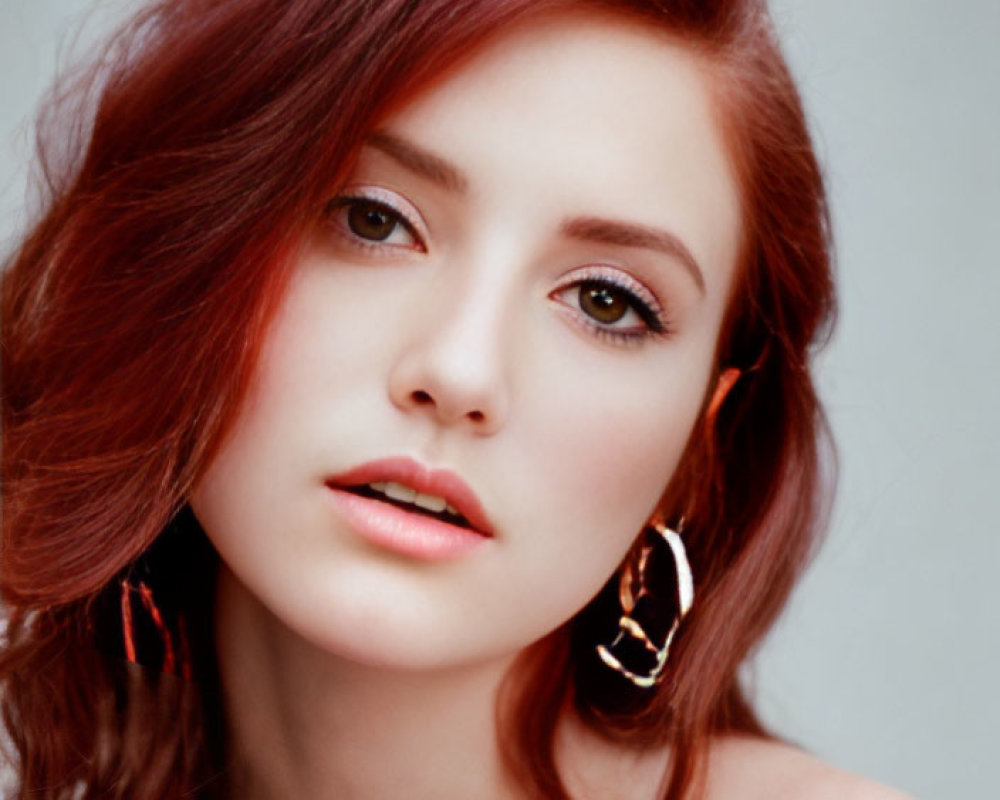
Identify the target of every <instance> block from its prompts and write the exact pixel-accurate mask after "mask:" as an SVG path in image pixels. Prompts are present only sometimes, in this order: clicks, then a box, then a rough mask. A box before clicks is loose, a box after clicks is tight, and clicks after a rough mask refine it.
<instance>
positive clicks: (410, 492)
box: [382, 481, 417, 503]
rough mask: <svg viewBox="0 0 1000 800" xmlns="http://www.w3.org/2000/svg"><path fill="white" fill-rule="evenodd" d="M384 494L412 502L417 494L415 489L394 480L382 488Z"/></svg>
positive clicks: (404, 501) (394, 498) (401, 500)
mask: <svg viewBox="0 0 1000 800" xmlns="http://www.w3.org/2000/svg"><path fill="white" fill-rule="evenodd" d="M382 494H384V495H385V496H386V497H389V498H392V499H393V500H399V501H400V502H402V503H412V502H413V500H414V498H416V496H417V492H416V490H415V489H411V488H410V487H409V486H403V484H401V483H393V482H392V481H390V482H389V483H387V484H386V485H385V488H384V489H382Z"/></svg>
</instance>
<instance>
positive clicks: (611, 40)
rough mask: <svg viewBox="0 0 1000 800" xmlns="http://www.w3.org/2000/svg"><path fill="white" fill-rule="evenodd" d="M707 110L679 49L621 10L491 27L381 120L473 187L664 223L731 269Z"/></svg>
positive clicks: (694, 63) (726, 190)
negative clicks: (462, 58) (470, 51)
mask: <svg viewBox="0 0 1000 800" xmlns="http://www.w3.org/2000/svg"><path fill="white" fill-rule="evenodd" d="M717 112H718V109H717V106H716V100H715V93H714V92H713V74H712V70H711V66H710V64H709V63H708V62H707V61H706V58H705V57H704V56H702V55H700V54H699V53H698V52H697V51H696V50H695V49H694V48H693V47H690V46H687V45H685V44H684V43H683V42H680V41H678V40H677V39H676V38H675V37H673V36H671V35H670V34H669V33H668V32H666V31H664V30H661V29H658V28H656V27H653V26H651V25H648V24H645V23H640V22H637V21H633V20H630V19H627V18H619V17H607V16H597V15H593V14H572V15H560V16H554V17H543V18H540V19H536V20H532V21H531V22H528V23H524V24H522V25H520V26H518V27H515V28H513V29H511V30H509V31H506V32H504V33H502V34H499V35H497V36H496V37H495V38H493V39H492V40H490V41H489V42H488V43H487V44H486V46H485V47H483V48H482V49H481V50H480V51H478V52H477V53H476V54H474V55H473V57H472V58H471V59H470V60H468V61H467V62H465V63H464V64H463V65H462V66H461V67H460V68H458V69H457V70H455V71H454V72H453V73H450V74H449V75H447V76H446V77H444V78H443V79H442V80H440V81H439V82H438V83H437V84H435V85H433V86H431V87H430V88H429V89H428V90H426V91H425V92H423V93H422V94H420V95H418V96H417V97H416V98H414V99H413V100H412V101H411V102H410V103H409V104H408V105H406V106H404V107H403V108H402V109H401V110H400V111H398V112H397V113H396V114H395V115H394V116H393V117H392V118H391V119H390V120H388V121H387V123H388V126H389V127H390V128H391V129H392V130H393V131H395V132H399V133H402V134H405V135H406V136H407V137H408V138H411V139H413V140H415V141H416V142H418V143H420V144H422V145H425V146H427V147H429V148H431V149H433V150H435V151H436V152H440V153H441V154H442V155H444V156H446V157H447V158H448V159H449V160H451V161H453V162H454V163H455V164H456V165H458V166H460V167H461V168H462V169H463V171H465V172H467V173H468V174H469V177H470V195H471V196H472V198H473V199H475V198H476V195H477V193H478V194H479V196H480V198H482V197H484V196H486V195H487V194H488V193H489V192H490V191H497V192H503V191H509V192H515V193H518V194H519V195H520V196H521V197H522V199H523V201H524V202H527V203H533V204H537V205H538V206H539V207H542V206H544V207H546V208H551V209H555V208H559V209H560V210H562V211H565V212H567V213H574V212H575V213H582V214H586V213H595V214H597V213H601V214H605V215H607V214H611V215H612V216H620V215H622V214H627V215H628V216H630V217H631V218H637V221H640V222H647V223H649V224H661V225H662V224H669V226H670V227H671V229H673V230H674V231H675V232H676V233H678V234H679V235H682V237H683V238H684V239H685V241H686V242H687V243H688V246H689V248H690V249H691V250H692V251H693V252H694V253H695V256H696V258H697V259H698V260H699V261H700V262H706V263H708V264H710V265H711V264H717V265H721V267H726V266H728V267H730V268H731V267H732V265H733V264H734V263H735V260H736V257H737V250H738V241H739V238H740V235H739V231H740V227H741V213H740V201H739V195H738V189H737V184H736V181H735V178H734V173H733V169H732V166H731V163H730V158H729V154H728V150H727V147H726V144H725V139H724V135H723V130H722V126H721V124H720V121H719V118H720V115H719V114H718V113H717ZM715 271H716V272H719V273H720V274H719V275H718V276H717V280H719V281H721V282H723V283H724V282H726V281H727V280H728V277H729V275H728V270H727V269H724V268H720V269H717V270H715ZM711 281H712V279H711V278H709V282H710V283H711Z"/></svg>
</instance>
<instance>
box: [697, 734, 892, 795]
mask: <svg viewBox="0 0 1000 800" xmlns="http://www.w3.org/2000/svg"><path fill="white" fill-rule="evenodd" d="M707 788H708V792H707V800H758V798H759V800H765V798H766V799H767V800H909V798H907V797H906V795H903V794H901V793H900V792H897V791H896V790H894V789H890V788H888V787H887V786H882V785H881V784H878V783H875V782H874V781H870V780H867V779H866V778H862V777H860V776H858V775H854V774H852V773H850V772H845V771H844V770H841V769H837V768H836V767H833V766H831V765H829V764H827V763H825V762H823V761H820V760H819V759H817V758H815V757H813V756H811V755H809V754H808V753H805V752H803V751H802V750H799V749H797V748H795V747H792V746H791V745H787V744H783V743H781V742H773V741H767V740H763V739H756V738H751V737H743V736H732V737H726V738H722V739H718V740H717V741H716V742H714V743H713V746H712V750H711V753H710V756H709V770H708V787H707Z"/></svg>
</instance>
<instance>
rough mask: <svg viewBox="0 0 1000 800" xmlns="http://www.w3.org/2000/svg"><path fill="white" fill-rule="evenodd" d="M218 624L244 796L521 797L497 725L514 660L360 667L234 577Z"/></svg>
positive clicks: (238, 788)
mask: <svg viewBox="0 0 1000 800" xmlns="http://www.w3.org/2000/svg"><path fill="white" fill-rule="evenodd" d="M216 624H217V636H216V638H217V647H218V660H219V670H220V676H221V680H222V685H223V687H224V691H225V705H226V717H227V725H228V730H229V737H230V738H229V741H230V745H231V746H230V752H231V756H232V759H233V770H234V774H233V783H234V795H235V796H239V797H241V798H247V800H278V798H287V797H315V798H324V797H337V798H345V800H352V799H353V798H357V799H358V800H382V799H383V798H385V800H388V799H389V798H393V800H395V798H399V797H407V798H414V799H415V800H420V799H421V798H426V799H427V800H431V798H435V799H437V798H442V797H476V798H484V799H485V798H498V799H499V798H507V797H514V796H516V794H517V793H516V790H515V789H514V788H513V787H511V786H510V785H509V784H508V783H507V780H506V778H505V775H504V772H503V769H502V765H501V760H500V755H499V752H498V747H497V736H496V723H495V701H496V694H497V691H498V688H499V685H500V682H501V680H502V679H503V676H504V674H505V672H506V670H507V668H508V666H509V661H508V660H505V661H503V662H491V663H488V664H481V665H472V666H467V667H461V668H459V667H455V668H450V669H447V670H420V671H407V670H396V669H387V668H384V667H373V666H369V665H364V664H358V663H356V662H350V661H347V660H345V659H341V658H338V657H336V656H333V655H331V654H330V653H328V652H325V651H322V650H320V649H319V648H317V647H315V646H314V645H312V644H310V643H309V642H307V641H305V640H304V639H302V638H301V637H299V636H297V635H296V634H295V633H294V632H292V631H290V630H289V629H288V628H286V627H285V626H284V625H283V624H282V623H281V622H280V621H279V620H277V619H276V618H275V617H274V616H273V615H272V614H271V613H270V612H269V611H267V609H265V608H264V607H263V606H261V605H260V603H259V602H258V601H257V600H256V598H255V597H253V596H252V595H251V594H250V593H248V592H247V591H246V589H245V588H243V586H242V585H241V584H240V583H239V582H238V581H237V580H236V579H235V578H234V577H233V576H232V574H231V573H229V572H228V571H227V570H226V569H225V568H223V569H222V571H221V573H220V576H219V594H218V604H217V617H216Z"/></svg>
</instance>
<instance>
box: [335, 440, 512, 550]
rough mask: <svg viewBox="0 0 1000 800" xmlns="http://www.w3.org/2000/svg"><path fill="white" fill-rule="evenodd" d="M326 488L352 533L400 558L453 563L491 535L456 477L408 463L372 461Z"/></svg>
mask: <svg viewBox="0 0 1000 800" xmlns="http://www.w3.org/2000/svg"><path fill="white" fill-rule="evenodd" d="M325 483H326V486H327V488H328V489H329V490H330V496H331V499H332V500H333V503H334V507H335V509H336V512H337V513H338V515H339V516H340V517H341V518H342V519H343V520H344V521H345V522H346V523H347V525H348V526H349V527H350V528H351V529H353V530H354V531H355V532H356V533H358V534H359V535H360V536H361V537H362V538H364V539H367V540H368V541H370V542H372V543H373V544H375V545H378V546H379V547H384V548H386V549H389V550H393V551H395V552H397V553H401V554H402V555H406V556H411V557H413V558H419V559H425V560H429V561H437V560H451V559H455V558H459V557H461V556H463V555H464V554H466V553H468V552H470V551H471V550H473V549H475V548H477V547H479V546H481V545H482V544H484V543H485V542H486V541H488V540H489V539H490V538H491V537H492V535H493V527H492V525H491V524H490V521H489V519H488V518H487V516H486V514H485V512H484V511H483V508H482V505H481V504H480V502H479V499H478V498H477V497H476V495H475V493H474V492H473V491H472V489H471V488H469V486H468V485H467V484H466V483H465V482H464V481H463V480H462V479H461V478H460V477H458V476H457V475H456V474H455V473H453V472H450V471H448V470H439V469H430V468H428V467H426V466H424V465H422V464H420V463H418V462H416V461H414V460H413V459H410V458H388V459H381V460H378V461H370V462H368V463H366V464H362V465H361V466H359V467H356V468H354V469H351V470H349V471H348V472H345V473H342V474H340V475H334V476H332V477H330V478H328V479H327V480H326V481H325Z"/></svg>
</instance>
